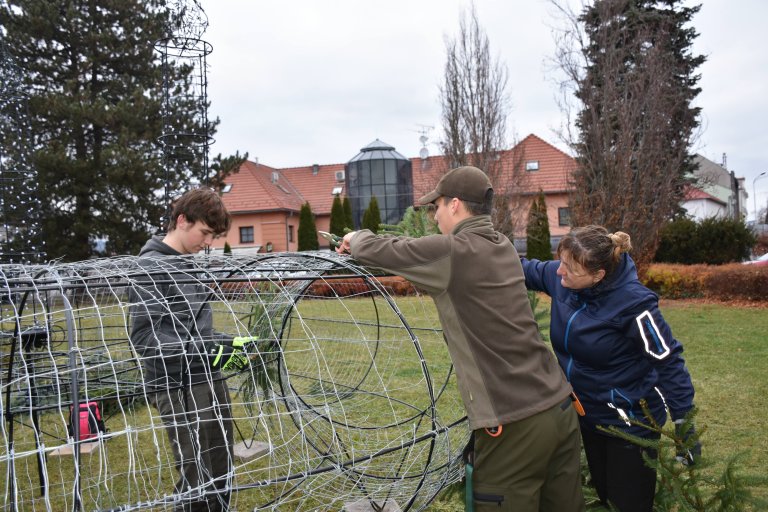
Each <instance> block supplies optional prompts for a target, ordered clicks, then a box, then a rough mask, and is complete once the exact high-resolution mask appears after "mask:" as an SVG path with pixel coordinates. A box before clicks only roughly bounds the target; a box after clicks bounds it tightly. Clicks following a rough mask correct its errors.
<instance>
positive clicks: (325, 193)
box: [223, 134, 576, 215]
mask: <svg viewBox="0 0 768 512" xmlns="http://www.w3.org/2000/svg"><path fill="white" fill-rule="evenodd" d="M531 161H537V162H538V165H539V168H538V170H537V171H527V172H526V171H521V172H522V173H524V174H522V175H523V176H524V178H523V179H524V180H525V182H524V183H519V185H520V187H521V188H522V189H523V190H525V191H528V192H531V193H535V192H538V190H539V189H542V190H543V191H544V192H550V193H554V192H565V191H566V190H567V189H568V179H569V177H570V175H571V173H572V172H573V170H574V169H575V168H576V161H575V160H574V159H573V158H571V157H570V156H568V155H567V154H565V153H563V152H562V151H560V150H559V149H557V148H556V147H554V146H553V145H551V144H549V143H547V142H545V141H543V140H542V139H540V138H539V137H537V136H536V135H533V134H531V135H528V136H527V137H526V138H525V139H523V140H522V141H521V142H520V143H519V144H517V145H516V146H515V147H514V148H512V149H510V150H507V151H503V152H502V153H501V165H502V171H501V172H502V176H504V177H506V178H507V179H510V177H511V176H513V173H512V170H513V168H514V166H515V165H517V166H522V168H523V169H524V168H525V163H526V162H531ZM344 165H345V164H330V165H318V166H313V165H310V166H306V167H289V168H284V169H275V168H272V167H268V166H266V165H263V164H257V163H254V162H250V161H246V162H245V163H243V165H242V166H241V167H240V170H239V171H238V172H237V173H234V174H232V175H230V176H228V177H227V179H226V180H225V181H226V183H227V184H228V185H232V188H231V190H230V191H229V192H227V193H225V194H224V196H223V197H224V203H225V204H226V205H227V208H228V209H229V211H230V212H232V213H234V214H237V213H249V212H266V211H274V210H290V211H296V212H298V211H299V210H300V209H301V205H302V204H303V203H304V202H305V201H309V204H310V205H311V206H312V211H313V212H314V213H315V214H316V215H328V214H330V212H331V204H332V202H333V194H332V191H333V189H334V188H336V187H342V194H341V195H342V196H344V195H345V192H346V191H345V190H344V188H343V187H344V182H338V181H337V180H336V172H337V171H343V170H344ZM411 165H412V170H413V198H414V201H415V200H416V199H418V198H419V197H421V196H422V195H424V194H426V193H427V192H429V191H430V190H432V189H433V188H434V186H435V185H436V184H437V182H438V180H439V179H440V177H441V176H442V175H443V174H445V173H446V172H447V171H448V165H447V160H446V159H445V157H443V156H432V157H428V158H426V159H422V158H418V157H417V158H412V159H411ZM315 171H316V172H315ZM275 173H276V174H275ZM273 175H274V176H275V177H276V178H277V179H276V180H273Z"/></svg>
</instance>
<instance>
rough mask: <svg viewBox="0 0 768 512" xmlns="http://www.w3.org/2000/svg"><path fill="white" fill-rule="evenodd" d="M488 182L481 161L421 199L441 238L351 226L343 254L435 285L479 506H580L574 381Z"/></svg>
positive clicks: (526, 510) (430, 288) (523, 511)
mask: <svg viewBox="0 0 768 512" xmlns="http://www.w3.org/2000/svg"><path fill="white" fill-rule="evenodd" d="M492 203H493V188H492V187H491V183H490V181H489V180H488V177H487V175H486V174H485V173H484V172H483V171H481V170H480V169H478V168H476V167H459V168H456V169H453V170H451V171H450V172H448V173H447V174H446V175H445V176H443V178H442V179H441V180H440V182H439V183H438V184H437V187H436V188H435V190H433V191H432V192H430V193H429V194H427V195H426V196H424V197H422V198H421V199H419V201H418V204H419V205H430V204H431V205H434V208H435V221H436V222H437V225H438V227H439V229H440V232H441V233H442V235H432V236H426V237H423V238H408V237H391V236H377V235H374V234H373V233H372V232H370V231H368V230H363V231H356V232H352V233H348V234H347V235H345V236H344V238H343V241H342V244H341V245H340V247H339V248H338V249H337V251H338V252H340V253H344V252H348V253H351V254H352V256H353V257H354V258H355V259H356V260H357V261H358V262H360V263H362V264H364V265H371V266H376V267H381V268H384V269H386V270H388V271H389V272H392V273H394V274H397V275H400V276H403V277H405V278H406V279H408V280H410V281H411V282H413V283H414V284H416V285H417V286H419V287H420V288H422V289H424V290H426V291H427V292H429V294H430V295H431V296H432V298H433V300H434V301H435V305H436V307H437V310H438V314H439V317H440V322H441V324H442V327H443V333H444V336H445V340H446V343H447V344H448V350H449V352H450V354H451V359H452V360H453V363H454V366H455V368H456V376H457V380H458V385H459V392H460V393H461V397H462V400H463V402H464V406H465V408H466V410H467V416H468V417H469V426H470V428H471V429H472V431H473V436H474V457H473V461H472V462H473V465H474V476H473V478H472V484H473V486H472V487H473V490H474V495H473V500H474V508H475V510H476V511H482V510H494V511H512V510H514V511H516V512H535V511H536V512H537V511H551V512H555V511H557V512H569V511H582V510H584V498H583V496H582V493H581V477H580V461H579V456H580V445H579V427H578V421H577V418H576V412H575V411H574V408H573V407H571V388H570V385H569V384H568V382H567V381H566V380H565V377H564V376H563V373H562V371H561V370H560V367H559V366H558V364H557V361H556V360H555V358H554V356H553V354H552V353H551V352H550V350H549V349H548V348H547V346H546V345H545V344H544V343H543V342H542V341H541V338H540V336H539V331H538V326H537V325H536V321H535V320H534V318H533V313H532V311H531V307H530V303H529V301H528V296H527V294H526V289H525V278H524V276H523V270H522V266H521V264H520V258H519V257H518V255H517V251H515V248H514V246H513V245H512V243H511V242H510V241H509V239H508V238H507V237H505V236H504V235H502V234H501V233H499V232H497V231H495V230H494V229H493V225H492V224H491V218H490V213H491V205H492Z"/></svg>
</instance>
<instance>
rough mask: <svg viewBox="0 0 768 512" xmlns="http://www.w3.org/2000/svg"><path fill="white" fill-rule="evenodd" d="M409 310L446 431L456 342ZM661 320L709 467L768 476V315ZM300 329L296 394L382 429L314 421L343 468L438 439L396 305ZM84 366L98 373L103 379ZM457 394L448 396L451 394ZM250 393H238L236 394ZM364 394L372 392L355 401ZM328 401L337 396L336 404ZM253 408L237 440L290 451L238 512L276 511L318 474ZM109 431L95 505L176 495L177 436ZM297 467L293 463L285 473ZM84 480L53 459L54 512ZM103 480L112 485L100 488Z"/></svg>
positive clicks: (356, 310) (82, 323)
mask: <svg viewBox="0 0 768 512" xmlns="http://www.w3.org/2000/svg"><path fill="white" fill-rule="evenodd" d="M542 302H544V301H542ZM397 303H398V306H399V308H400V312H401V313H402V315H403V316H404V318H406V319H407V320H408V323H409V325H410V327H411V328H412V329H413V330H414V332H415V334H417V335H418V337H419V341H420V347H421V351H422V353H421V356H423V358H424V363H425V365H426V369H428V372H429V380H430V381H431V384H432V389H433V391H434V392H435V393H441V394H440V399H439V401H438V402H439V403H438V410H437V411H435V412H436V414H437V415H438V417H439V418H440V419H441V421H442V424H444V425H445V424H450V423H451V422H453V421H455V420H457V419H459V418H460V417H461V416H463V414H464V413H463V409H462V407H461V403H460V400H459V399H458V393H457V390H456V386H455V378H454V374H453V373H451V372H450V371H449V369H450V364H449V359H448V357H447V351H446V349H445V344H444V342H443V341H442V337H441V335H440V333H439V332H437V331H435V330H434V329H435V328H436V327H437V319H436V316H435V312H434V307H433V305H432V302H431V300H429V299H426V298H423V297H399V298H397ZM340 306H341V307H340ZM662 310H663V312H664V315H665V317H666V318H667V320H668V322H669V323H670V324H671V326H672V328H673V332H674V333H675V336H676V337H677V338H678V339H679V340H680V341H681V342H682V343H683V344H684V346H685V357H686V360H687V362H688V366H689V368H690V371H691V374H692V376H693V381H694V385H695V387H696V396H697V399H696V403H697V405H698V407H699V410H700V412H699V416H698V427H699V429H706V432H704V434H703V438H702V441H703V444H704V457H705V458H706V459H707V460H708V461H711V462H712V466H711V467H708V468H707V469H705V471H707V472H708V474H712V475H715V474H718V473H719V472H721V471H722V469H723V468H724V467H725V461H726V460H727V459H728V458H729V457H730V456H731V455H733V454H735V453H738V452H743V453H744V458H743V462H742V466H743V468H744V472H747V473H753V474H764V473H765V469H764V468H766V467H768V446H767V445H766V443H764V442H762V439H761V437H760V436H761V435H762V434H764V433H766V432H768V407H766V406H768V398H766V394H767V393H766V392H767V391H768V384H766V382H767V379H766V376H765V369H766V368H768V363H766V361H768V357H767V356H768V336H766V333H768V306H765V307H763V308H747V307H737V306H729V305H711V304H700V303H688V302H682V301H680V302H669V301H665V302H663V303H662ZM105 311H108V310H107V309H105V308H104V307H102V310H101V312H102V313H104V312H105ZM231 314H232V313H231V312H229V311H224V310H220V311H219V312H217V323H221V324H223V325H222V327H223V326H224V325H226V324H227V323H229V325H230V328H231V321H232V320H231V316H228V315H231ZM108 318H109V319H110V320H112V321H115V322H117V323H119V322H118V321H122V320H121V314H117V313H116V314H114V315H112V316H110V317H108ZM291 318H292V320H291V322H290V323H289V324H288V325H287V330H286V331H285V332H284V337H283V349H284V350H285V354H284V355H285V362H286V364H287V366H288V367H289V369H290V372H291V375H292V380H291V383H292V386H293V388H294V390H295V391H296V392H298V393H299V394H300V395H302V396H303V398H304V399H305V400H307V401H308V403H311V404H313V406H316V407H318V408H326V407H327V412H328V414H330V415H334V417H336V418H338V419H339V420H340V422H341V423H339V425H342V424H360V425H367V426H374V427H375V426H378V428H374V429H373V430H359V431H352V430H350V431H347V430H345V429H344V428H339V427H338V425H337V426H336V427H333V428H334V430H327V431H326V430H324V429H327V428H328V425H326V426H323V425H324V424H321V423H322V422H317V421H314V420H313V423H311V429H312V435H311V436H310V437H312V438H313V439H315V440H321V441H322V442H323V443H327V444H328V446H333V447H334V449H336V445H339V448H338V452H339V453H340V455H339V458H340V460H345V459H346V458H349V457H351V455H350V454H348V453H346V451H345V450H346V449H347V447H349V446H353V447H354V448H355V450H356V453H358V451H359V450H360V449H362V448H377V447H382V446H392V445H396V444H398V443H400V442H401V441H402V439H404V438H405V439H408V438H410V437H415V436H416V435H419V434H421V433H422V432H426V431H428V430H429V428H430V425H429V424H428V422H426V423H423V422H422V423H423V424H421V423H420V424H419V425H418V426H415V425H411V422H409V421H408V418H409V416H410V415H412V414H413V413H414V411H417V410H418V409H420V408H423V407H425V404H426V403H427V402H428V395H427V393H426V389H427V380H426V379H425V368H423V367H422V365H421V364H420V355H419V354H416V353H415V352H414V345H413V343H412V342H411V341H410V338H409V337H408V336H406V335H405V333H404V330H403V329H402V326H401V325H400V324H399V317H397V316H396V315H394V314H393V312H392V310H391V309H390V308H389V307H388V304H386V303H384V301H382V300H381V299H380V298H379V299H376V300H373V299H370V298H369V299H360V298H354V299H349V298H346V299H342V300H338V299H330V300H307V301H300V302H299V304H298V306H297V307H295V308H294V309H292V314H291ZM100 320H101V321H102V323H101V324H99V323H97V322H96V321H95V319H94V318H91V317H89V316H88V314H87V312H83V313H82V318H80V319H79V320H78V332H79V333H80V336H81V342H82V341H83V339H93V340H96V339H97V338H98V339H99V340H101V339H102V338H105V337H106V338H114V339H118V338H119V337H120V336H121V335H124V334H121V330H120V329H119V328H118V326H117V325H116V326H113V327H109V326H107V325H103V321H104V320H105V319H104V318H101V319H100ZM97 327H98V328H97ZM122 332H123V333H124V329H122ZM102 344H103V342H102V341H100V342H99V343H98V345H99V346H101V345H102ZM117 346H119V345H117ZM84 347H85V345H84ZM110 351H111V352H112V353H113V357H114V358H113V359H112V360H111V361H112V364H114V363H115V362H116V361H122V360H123V358H128V357H130V356H127V355H125V354H124V353H122V352H119V351H116V349H114V348H110ZM43 362H44V361H41V364H42V363H43ZM83 369H84V370H87V371H89V372H92V371H96V369H94V368H88V369H86V368H83ZM126 375H129V373H126ZM124 378H127V377H124ZM22 384H23V383H22ZM444 385H445V386H446V387H445V389H444V390H442V388H443V386H444ZM237 388H238V386H237V385H236V383H234V382H233V389H237ZM357 390H359V391H364V393H357V392H355V393H352V391H357ZM329 397H331V398H333V397H337V398H335V399H334V400H330V401H329V400H328V398H329ZM338 397H343V398H338ZM246 401H247V400H245V399H244V397H242V396H237V395H236V396H235V403H236V405H235V413H236V415H237V416H238V421H239V424H240V425H241V426H242V427H243V432H238V434H237V438H238V439H240V438H241V436H242V438H243V439H248V438H249V437H250V436H252V435H253V436H255V438H257V439H259V440H264V441H269V442H271V443H272V445H273V446H276V447H279V449H276V450H275V451H274V452H273V453H272V454H270V455H269V456H268V457H265V458H261V459H259V460H256V461H253V462H247V463H240V465H239V467H238V469H239V473H238V476H237V482H236V484H237V485H238V486H240V487H241V489H244V490H243V491H242V492H240V493H238V494H237V496H236V497H235V501H236V507H237V509H238V510H241V509H242V510H250V509H252V508H253V506H254V504H257V503H264V502H265V501H269V497H270V496H271V495H272V493H275V496H276V495H277V493H285V490H284V489H281V488H279V486H269V487H264V488H263V489H262V488H261V487H258V483H259V482H262V481H264V480H268V479H270V478H274V477H275V476H276V475H281V474H295V473H301V472H302V471H304V470H305V469H306V468H303V467H299V466H296V465H295V463H296V461H298V460H301V457H297V453H304V452H303V451H302V450H305V449H306V448H307V446H306V444H304V443H303V441H302V436H301V435H299V430H298V428H297V427H296V425H295V421H294V419H292V418H293V417H292V416H291V415H290V414H288V411H286V410H285V409H284V408H282V409H281V408H279V407H277V408H275V407H272V408H270V404H269V402H268V401H265V400H262V401H261V402H258V406H259V407H260V408H261V409H259V410H257V411H255V413H254V411H252V410H251V411H248V410H246V407H245V403H244V402H246ZM253 403H255V402H250V403H249V405H252V404H253ZM414 407H415V408H414ZM67 413H68V411H66V410H54V411H51V412H47V413H45V414H44V415H43V417H42V418H41V419H42V421H43V424H42V426H43V433H44V436H43V439H42V440H43V441H44V442H45V444H46V446H48V447H51V446H55V445H56V444H58V443H61V442H62V441H61V440H62V439H63V438H65V437H66V416H67ZM254 414H256V416H254ZM309 419H310V420H312V418H309ZM107 423H108V427H109V428H110V432H111V434H112V435H113V438H112V439H111V440H110V441H108V443H107V445H106V446H105V449H104V450H101V451H100V452H98V453H97V454H96V455H93V456H86V457H84V458H83V467H82V468H81V474H82V478H83V484H84V491H85V494H86V496H85V501H86V502H87V503H88V504H89V506H90V504H93V503H100V504H102V505H103V504H105V503H109V504H110V505H112V506H117V505H119V504H121V503H131V502H135V501H136V500H137V499H142V498H143V497H144V496H154V495H164V494H166V493H168V492H170V489H171V487H172V484H173V480H174V479H175V474H174V471H173V469H172V464H171V461H170V460H169V459H168V457H169V453H170V452H169V450H168V447H167V446H165V444H166V437H165V433H164V432H163V430H162V428H161V427H160V426H159V424H158V418H157V417H156V414H154V413H153V412H152V410H151V409H147V407H145V406H144V405H143V404H142V403H139V404H136V406H135V407H134V408H127V409H126V410H124V411H118V412H117V413H115V414H113V415H111V416H110V417H109V419H108V421H107ZM32 432H33V431H32V429H31V428H29V422H28V421H26V422H24V424H23V425H21V424H20V425H18V426H17V427H16V434H15V440H16V445H15V455H14V464H15V466H14V470H15V474H16V476H17V478H19V482H21V483H23V484H24V485H25V487H24V488H23V489H19V490H18V491H19V492H22V495H23V499H22V502H23V503H24V505H25V506H24V507H22V508H23V509H26V510H45V509H46V506H45V504H44V503H43V498H42V497H40V495H39V493H38V492H36V488H37V486H38V485H39V478H38V476H37V467H38V464H37V460H36V457H35V453H36V451H35V443H34V438H33V437H32ZM252 433H253V434H252ZM267 434H268V435H269V436H270V437H269V438H266V437H265V438H264V439H261V437H262V436H266V435H267ZM453 434H454V433H453V432H452V438H451V444H452V446H456V445H457V444H458V442H459V439H457V438H456V436H455V435H453ZM459 437H461V436H459ZM337 441H340V442H341V444H340V443H338V442H337ZM440 446H442V445H438V448H439V447H440ZM422 448H423V447H422V446H419V447H417V449H414V450H409V451H406V452H395V453H394V454H393V455H392V457H391V458H384V459H382V460H381V461H380V463H379V465H375V466H371V468H370V469H371V471H372V472H373V473H377V472H381V474H382V475H383V474H385V472H386V471H388V469H389V468H390V467H391V468H393V469H397V471H400V472H402V471H403V470H402V467H403V465H406V466H408V467H409V468H410V470H411V471H412V473H413V474H415V475H417V474H420V472H421V471H422V469H421V466H420V464H423V463H425V461H426V460H427V456H428V454H427V453H426V452H423V451H420V450H421V449H422ZM360 453H364V450H363V452H360ZM125 454H131V456H130V457H127V456H125ZM444 456H445V454H444ZM291 460H293V465H291V466H286V464H287V463H288V462H289V461H291ZM6 463H7V459H6V458H4V457H3V458H2V459H0V470H2V471H3V472H4V473H7V471H8V467H7V465H6ZM73 469H74V468H73V465H72V459H71V457H70V458H55V457H50V458H49V460H48V466H47V472H48V474H47V476H46V479H47V480H48V484H49V485H50V490H51V493H50V499H51V505H52V507H53V509H54V510H56V509H61V510H64V509H71V505H72V504H71V502H70V501H69V500H68V498H67V496H68V495H70V494H71V489H70V487H71V483H72V481H73V475H74V472H73ZM128 475H131V476H130V477H128ZM333 478H334V474H333V473H329V474H328V477H327V479H325V477H323V478H318V479H316V480H315V481H316V485H314V484H313V485H308V486H305V487H302V488H300V489H297V490H296V492H292V493H291V494H290V497H291V499H290V507H291V509H294V510H313V509H316V508H318V506H319V505H320V504H326V503H328V502H329V500H331V499H332V497H334V496H332V495H330V494H325V493H328V492H329V491H332V492H336V493H337V494H336V496H335V497H338V496H339V495H341V494H343V493H345V492H347V490H346V488H345V487H343V486H342V482H341V480H340V479H339V484H338V485H339V487H335V485H334V481H333ZM374 480H375V474H374ZM98 482H100V483H101V484H100V485H98V484H97V483H98ZM374 483H375V482H374ZM249 486H256V487H255V488H253V487H249ZM324 486H325V487H324ZM401 487H402V489H401V490H402V491H403V492H407V485H405V483H404V484H403V485H402V486H401ZM6 490H7V489H6ZM753 491H754V492H755V493H756V494H758V495H760V496H762V497H764V498H766V499H768V488H765V487H761V488H755V489H753ZM137 497H138V498H137ZM86 508H88V507H86ZM91 508H93V507H92V506H91ZM429 510H434V511H439V512H451V511H461V510H463V504H462V501H461V499H460V497H457V496H454V497H452V498H450V499H445V500H438V501H436V502H434V503H433V504H431V505H430V506H429Z"/></svg>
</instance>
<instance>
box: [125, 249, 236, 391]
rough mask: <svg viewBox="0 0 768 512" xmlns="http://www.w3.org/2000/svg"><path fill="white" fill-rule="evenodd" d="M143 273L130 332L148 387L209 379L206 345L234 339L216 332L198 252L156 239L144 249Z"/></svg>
mask: <svg viewBox="0 0 768 512" xmlns="http://www.w3.org/2000/svg"><path fill="white" fill-rule="evenodd" d="M139 256H141V258H140V259H139V268H140V272H139V273H138V275H137V276H136V277H135V279H134V280H133V283H132V287H131V292H130V300H131V306H130V314H131V334H130V339H131V342H132V343H133V346H134V349H135V350H136V352H137V353H138V354H139V355H140V356H141V359H142V363H143V366H144V371H145V376H144V379H145V383H146V384H147V386H154V387H156V388H167V387H171V386H178V385H193V384H198V383H201V382H210V380H211V379H218V378H220V377H221V375H220V374H219V371H218V370H215V371H212V370H211V369H210V365H209V362H208V356H207V353H206V346H210V345H211V344H214V343H223V342H227V341H231V339H232V337H231V336H229V335H225V334H221V333H217V332H214V330H213V313H212V310H211V306H210V304H209V303H208V300H209V298H210V289H209V288H208V287H206V286H205V285H203V284H202V283H201V281H204V279H205V276H206V272H205V270H204V269H203V268H201V267H200V266H198V265H197V264H196V262H195V259H194V256H191V255H187V256H185V255H182V254H181V253H179V252H178V251H176V250H175V249H173V248H171V247H170V246H168V245H166V244H165V243H163V241H162V238H161V237H159V236H156V237H153V238H151V239H150V240H149V241H148V242H147V243H146V244H145V245H144V247H143V248H142V249H141V252H139Z"/></svg>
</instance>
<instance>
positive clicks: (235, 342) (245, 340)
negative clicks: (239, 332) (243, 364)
mask: <svg viewBox="0 0 768 512" xmlns="http://www.w3.org/2000/svg"><path fill="white" fill-rule="evenodd" d="M257 341H259V337H258V336H235V337H234V338H232V346H233V347H235V348H239V349H242V348H243V347H244V346H246V345H248V344H249V343H256V342H257Z"/></svg>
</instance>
